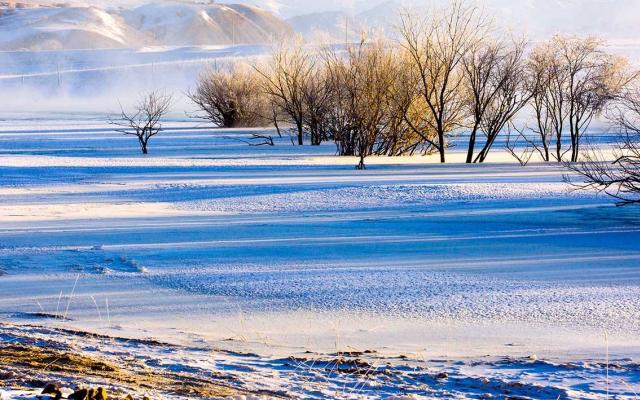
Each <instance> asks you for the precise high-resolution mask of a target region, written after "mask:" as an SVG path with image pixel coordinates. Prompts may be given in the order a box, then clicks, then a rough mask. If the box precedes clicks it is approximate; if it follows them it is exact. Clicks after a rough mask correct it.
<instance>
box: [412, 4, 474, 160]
mask: <svg viewBox="0 0 640 400" xmlns="http://www.w3.org/2000/svg"><path fill="white" fill-rule="evenodd" d="M486 25H487V24H486V21H485V20H484V17H483V15H482V13H481V12H480V11H479V9H478V8H476V7H474V6H472V5H470V3H466V2H465V1H455V2H454V3H453V5H451V6H450V7H449V8H448V9H446V10H444V11H443V12H442V13H441V14H440V13H436V14H435V15H433V16H431V17H429V18H426V19H422V20H417V19H416V18H415V17H413V16H411V15H409V14H407V15H403V16H402V18H401V26H400V36H401V44H402V47H403V49H404V50H405V51H406V52H407V54H408V56H409V58H410V59H411V60H412V65H413V68H414V70H415V73H416V75H417V76H418V78H419V88H420V93H421V95H422V97H423V99H424V102H425V104H426V105H427V109H426V111H427V113H428V114H429V115H428V116H427V117H425V118H424V119H423V120H424V122H425V123H426V125H425V126H424V127H423V130H421V131H418V130H417V131H416V133H417V134H420V135H422V136H423V139H424V140H425V141H430V139H429V138H430V137H431V136H432V134H431V132H434V133H435V136H436V137H437V140H435V141H433V142H432V143H431V144H432V145H433V147H434V148H436V149H437V151H438V152H439V153H440V161H441V162H443V163H444V162H445V161H446V158H445V150H446V148H447V140H448V137H449V135H450V134H451V133H452V132H453V131H454V130H455V129H457V128H459V127H460V126H461V125H462V123H463V120H464V119H465V117H466V116H467V111H468V108H467V107H466V105H467V102H466V98H465V92H464V90H462V88H463V85H464V73H463V69H462V61H463V59H464V57H465V56H466V55H467V53H468V52H469V51H470V49H471V48H472V47H473V46H474V45H475V43H477V42H478V41H479V39H480V38H482V37H483V36H484V34H485V33H486Z"/></svg>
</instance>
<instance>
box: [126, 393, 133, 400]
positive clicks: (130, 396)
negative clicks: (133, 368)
mask: <svg viewBox="0 0 640 400" xmlns="http://www.w3.org/2000/svg"><path fill="white" fill-rule="evenodd" d="M124 400H133V396H132V395H130V394H128V395H127V397H125V398H124Z"/></svg>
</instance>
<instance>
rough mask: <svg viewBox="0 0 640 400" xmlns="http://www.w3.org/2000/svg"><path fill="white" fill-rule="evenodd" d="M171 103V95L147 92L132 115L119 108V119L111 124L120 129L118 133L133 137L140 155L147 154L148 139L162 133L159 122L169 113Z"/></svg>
mask: <svg viewBox="0 0 640 400" xmlns="http://www.w3.org/2000/svg"><path fill="white" fill-rule="evenodd" d="M172 101H173V98H172V96H171V95H167V94H162V93H160V92H157V91H153V92H149V93H147V94H145V95H144V96H142V98H141V99H140V101H139V102H138V104H137V105H136V106H135V107H134V111H133V113H127V112H126V111H124V109H123V108H121V113H120V118H119V119H118V120H115V121H111V123H112V124H114V125H116V126H119V127H121V129H117V131H118V132H122V133H124V134H125V135H133V136H135V137H136V138H137V139H138V143H139V144H140V149H141V150H142V154H147V147H148V144H149V139H151V138H152V137H153V136H155V135H157V134H159V133H160V132H161V131H162V124H161V120H162V118H163V117H164V116H165V115H166V114H167V113H168V112H169V109H170V107H171V103H172Z"/></svg>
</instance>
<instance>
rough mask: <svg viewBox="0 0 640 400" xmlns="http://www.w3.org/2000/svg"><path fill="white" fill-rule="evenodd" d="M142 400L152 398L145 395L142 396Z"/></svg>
mask: <svg viewBox="0 0 640 400" xmlns="http://www.w3.org/2000/svg"><path fill="white" fill-rule="evenodd" d="M142 400H151V399H150V398H149V397H147V396H144V397H143V398H142Z"/></svg>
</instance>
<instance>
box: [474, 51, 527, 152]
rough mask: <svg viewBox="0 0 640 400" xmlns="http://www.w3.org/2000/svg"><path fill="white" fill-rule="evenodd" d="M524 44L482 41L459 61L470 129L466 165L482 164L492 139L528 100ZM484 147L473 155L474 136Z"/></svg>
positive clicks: (492, 141)
mask: <svg viewBox="0 0 640 400" xmlns="http://www.w3.org/2000/svg"><path fill="white" fill-rule="evenodd" d="M524 49H525V43H524V42H523V41H521V42H513V43H506V42H502V41H497V40H493V39H488V38H487V39H485V40H482V41H479V42H477V43H476V45H475V46H473V48H472V49H471V50H470V51H469V52H468V53H467V55H466V56H465V57H464V58H463V62H462V64H463V66H464V72H465V76H466V88H467V91H468V97H469V114H470V116H471V117H470V119H471V124H470V126H471V129H470V134H469V145H468V148H467V160H466V161H467V163H471V162H484V160H485V159H486V158H487V155H488V154H489V151H490V150H491V147H492V146H493V143H494V142H495V140H496V138H497V137H498V135H499V134H500V132H501V131H502V130H503V129H504V127H505V126H506V125H507V124H508V123H509V122H510V121H511V119H512V118H513V117H514V116H515V115H516V114H517V113H518V112H519V111H520V110H521V109H522V108H523V107H524V106H525V105H526V104H527V102H528V101H529V98H530V94H529V91H528V90H527V87H526V85H525V76H526V75H525V65H524V62H523V58H524V57H523V54H524ZM479 133H482V134H484V138H485V141H484V146H483V147H482V149H481V150H480V152H478V154H477V155H476V154H475V153H474V149H475V145H476V140H477V136H478V134H479Z"/></svg>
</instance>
